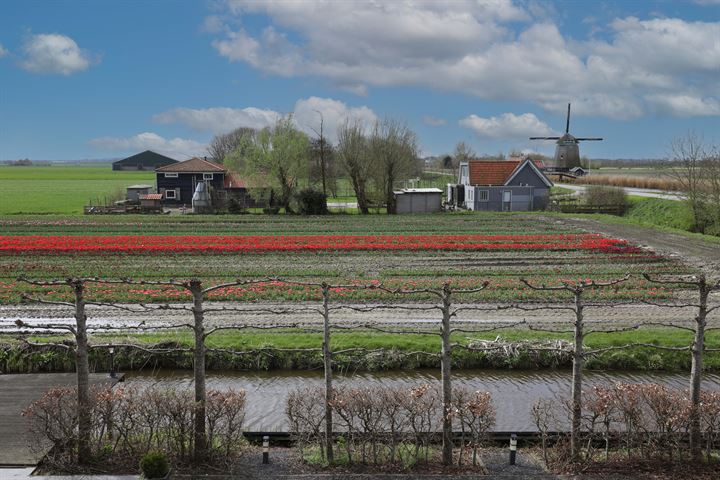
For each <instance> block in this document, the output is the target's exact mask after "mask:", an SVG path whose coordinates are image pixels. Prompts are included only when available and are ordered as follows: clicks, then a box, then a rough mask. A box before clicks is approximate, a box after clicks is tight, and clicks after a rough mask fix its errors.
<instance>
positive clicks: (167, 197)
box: [165, 188, 177, 200]
mask: <svg viewBox="0 0 720 480" xmlns="http://www.w3.org/2000/svg"><path fill="white" fill-rule="evenodd" d="M169 193H172V196H170V195H168V194H169ZM165 198H166V199H167V200H177V192H176V191H175V190H173V189H172V188H168V189H167V190H165Z"/></svg>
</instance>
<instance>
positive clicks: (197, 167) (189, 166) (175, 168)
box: [155, 157, 225, 173]
mask: <svg viewBox="0 0 720 480" xmlns="http://www.w3.org/2000/svg"><path fill="white" fill-rule="evenodd" d="M155 171H156V172H168V173H225V169H224V168H223V167H222V166H221V165H218V164H217V163H213V162H208V161H207V160H203V159H202V158H198V157H193V158H191V159H190V160H185V161H184V162H178V163H174V164H172V165H166V166H164V167H160V168H156V169H155Z"/></svg>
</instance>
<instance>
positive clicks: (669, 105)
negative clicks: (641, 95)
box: [646, 95, 720, 117]
mask: <svg viewBox="0 0 720 480" xmlns="http://www.w3.org/2000/svg"><path fill="white" fill-rule="evenodd" d="M646 99H647V100H648V102H650V103H651V104H652V105H654V106H655V107H657V108H658V110H660V111H662V112H666V113H670V114H672V115H676V116H679V117H693V116H707V115H720V101H718V100H717V99H715V98H700V97H696V96H693V95H649V96H648V97H647V98H646Z"/></svg>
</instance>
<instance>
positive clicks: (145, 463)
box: [140, 452, 170, 479]
mask: <svg viewBox="0 0 720 480" xmlns="http://www.w3.org/2000/svg"><path fill="white" fill-rule="evenodd" d="M140 472H141V473H142V474H143V477H145V478H147V479H152V478H163V477H165V476H166V475H167V474H168V472H170V467H169V466H168V459H167V456H166V455H165V454H164V453H163V452H148V453H146V454H145V455H143V457H142V458H141V459H140Z"/></svg>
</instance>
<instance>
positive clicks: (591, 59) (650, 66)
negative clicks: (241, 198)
mask: <svg viewBox="0 0 720 480" xmlns="http://www.w3.org/2000/svg"><path fill="white" fill-rule="evenodd" d="M568 101H572V103H573V116H572V121H571V131H572V132H573V133H574V134H576V135H578V136H602V137H604V138H605V140H604V141H603V142H589V143H587V144H585V145H584V146H583V147H581V148H582V153H583V154H586V155H588V156H590V157H594V158H645V157H662V156H664V155H665V154H666V153H667V151H668V146H669V143H670V142H671V141H672V139H673V138H676V137H678V136H681V135H683V134H685V133H687V132H689V131H693V132H695V133H697V134H699V135H701V136H703V137H704V140H705V141H706V142H707V143H714V144H718V143H720V0H686V1H669V0H656V1H645V0H642V1H641V0H635V1H632V0H625V1H605V2H601V1H590V0H585V1H580V0H575V1H569V0H564V1H560V0H558V1H555V2H550V1H543V0H516V1H511V0H476V1H463V0H455V1H447V2H443V1H435V2H423V1H415V2H401V1H393V2H389V1H388V2H385V3H383V2H373V3H368V2H359V1H358V2H353V1H349V0H348V1H341V2H329V1H318V2H312V1H310V0H308V1H304V2H299V1H297V2H292V1H287V0H286V1H268V2H246V1H240V0H207V1H203V0H199V1H190V0H187V1H162V0H151V1H140V0H126V1H91V0H83V1H57V0H54V1H40V0H28V1H21V0H17V1H14V0H6V1H3V2H2V3H1V4H0V159H15V158H25V157H29V158H35V159H51V160H61V159H80V158H109V157H122V156H126V155H129V154H133V153H136V152H138V151H141V150H144V149H153V150H156V151H160V152H164V153H166V154H169V155H171V156H174V157H176V158H179V159H182V158H187V157H188V156H192V155H197V154H202V152H203V151H204V149H205V145H206V144H207V142H208V141H209V140H210V139H211V138H212V136H213V135H214V134H216V133H222V132H224V131H228V130H231V129H233V128H235V127H238V126H248V127H255V128H262V127H265V126H267V125H271V124H272V123H273V122H274V121H275V120H276V119H277V117H278V115H283V114H288V113H293V114H294V116H295V120H296V122H297V125H298V127H299V128H301V129H303V130H305V131H307V132H311V131H312V128H317V126H318V124H319V118H320V114H318V113H317V111H320V112H322V116H323V118H324V119H325V126H326V128H327V129H328V131H329V135H330V137H333V136H334V132H335V129H336V127H337V125H338V124H339V123H340V122H343V121H344V120H345V119H346V118H349V117H350V118H357V119H360V120H362V121H365V122H367V123H371V122H373V121H374V120H375V119H377V118H382V117H385V116H390V117H394V118H396V119H399V120H401V121H404V122H406V123H407V124H408V125H409V126H410V127H411V128H412V129H413V130H414V131H415V132H416V133H417V134H418V138H419V143H420V147H421V150H422V152H423V153H424V154H427V155H430V154H433V155H434V154H442V153H446V152H451V151H452V150H453V148H454V146H455V144H456V143H457V142H458V141H465V142H467V143H469V144H470V145H471V146H472V147H473V148H474V150H475V151H477V152H478V153H488V154H493V153H497V152H506V153H507V152H508V151H509V150H511V149H515V150H536V151H540V152H543V153H549V152H552V150H553V146H552V144H551V143H543V142H531V141H529V140H528V139H527V137H528V136H530V135H546V134H552V133H557V132H559V131H560V130H561V129H562V128H563V127H564V110H565V108H566V104H567V102H568Z"/></svg>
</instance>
